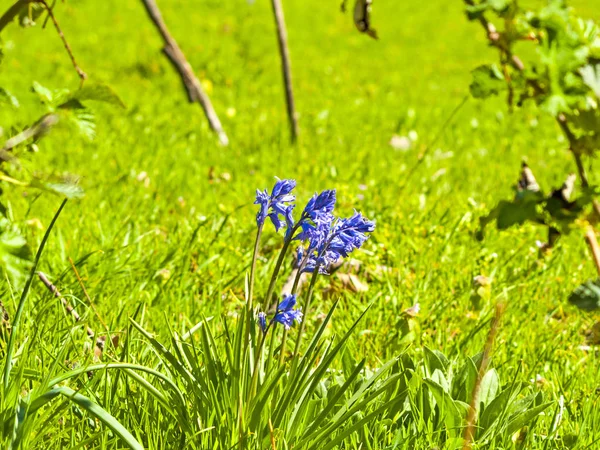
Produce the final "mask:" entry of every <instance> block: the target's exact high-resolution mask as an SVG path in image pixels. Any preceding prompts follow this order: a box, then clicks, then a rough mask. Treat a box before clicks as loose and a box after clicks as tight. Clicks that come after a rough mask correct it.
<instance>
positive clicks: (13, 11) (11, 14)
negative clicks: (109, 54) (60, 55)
mask: <svg viewBox="0 0 600 450" xmlns="http://www.w3.org/2000/svg"><path fill="white" fill-rule="evenodd" d="M29 3H39V4H40V5H42V6H43V7H44V8H45V9H46V11H47V12H48V16H49V17H50V19H51V20H52V23H54V27H55V28H56V31H57V33H58V35H59V36H60V39H61V40H62V43H63V45H64V46H65V49H66V50H67V53H68V54H69V57H70V58H71V62H72V63H73V67H75V71H76V72H77V75H79V78H81V83H82V84H83V82H84V81H85V80H86V78H87V74H86V73H85V72H84V71H83V70H82V69H81V67H79V65H78V64H77V61H76V60H75V56H74V55H73V51H72V50H71V46H70V45H69V43H68V42H67V38H65V35H64V33H63V32H62V29H61V28H60V25H59V23H58V21H57V20H56V17H55V16H54V13H53V12H52V8H50V6H48V3H46V0H17V2H16V3H14V4H13V5H12V6H11V7H10V8H8V10H6V12H5V13H4V14H3V15H2V17H0V32H2V30H3V29H4V28H5V27H6V26H7V25H8V24H9V23H11V22H12V21H13V20H14V18H15V17H16V16H17V15H18V14H19V12H20V11H21V10H22V9H23V8H24V7H25V6H27V5H28V4H29Z"/></svg>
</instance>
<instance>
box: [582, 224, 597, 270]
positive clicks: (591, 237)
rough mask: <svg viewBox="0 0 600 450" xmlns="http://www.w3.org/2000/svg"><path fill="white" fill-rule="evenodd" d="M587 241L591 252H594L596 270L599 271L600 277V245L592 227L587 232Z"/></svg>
mask: <svg viewBox="0 0 600 450" xmlns="http://www.w3.org/2000/svg"><path fill="white" fill-rule="evenodd" d="M585 240H586V241H587V243H588V245H589V246H590V251H591V252H592V258H593V260H594V263H595V264H596V270H597V271H598V275H600V245H598V240H597V239H596V233H595V232H594V229H593V228H592V227H588V229H587V230H586V232H585Z"/></svg>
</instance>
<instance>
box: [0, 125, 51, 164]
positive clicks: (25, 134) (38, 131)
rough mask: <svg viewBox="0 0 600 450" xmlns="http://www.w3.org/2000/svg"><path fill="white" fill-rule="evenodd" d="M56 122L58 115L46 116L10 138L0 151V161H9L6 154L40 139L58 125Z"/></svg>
mask: <svg viewBox="0 0 600 450" xmlns="http://www.w3.org/2000/svg"><path fill="white" fill-rule="evenodd" d="M58 120H59V119H58V115H56V114H46V115H44V116H43V117H42V118H41V119H39V120H38V121H37V122H36V123H34V124H33V125H32V126H30V127H29V128H26V129H25V130H23V131H21V132H20V133H19V134H17V135H16V136H13V137H11V138H10V139H9V140H7V141H6V143H5V144H4V147H2V149H0V159H3V160H7V159H10V156H9V155H8V154H7V153H6V152H8V151H10V150H12V149H13V148H14V147H16V146H17V145H20V144H22V143H23V142H25V141H28V140H29V139H38V138H40V137H42V136H43V135H44V134H46V133H47V132H48V131H49V130H50V128H52V127H53V126H54V125H56V124H57V123H58Z"/></svg>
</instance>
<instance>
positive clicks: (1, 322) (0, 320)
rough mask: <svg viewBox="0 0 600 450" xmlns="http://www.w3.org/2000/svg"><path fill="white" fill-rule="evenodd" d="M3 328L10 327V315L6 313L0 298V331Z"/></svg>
mask: <svg viewBox="0 0 600 450" xmlns="http://www.w3.org/2000/svg"><path fill="white" fill-rule="evenodd" d="M4 328H6V329H10V316H9V315H8V311H7V310H6V308H5V306H4V303H2V300H0V332H2V329H4Z"/></svg>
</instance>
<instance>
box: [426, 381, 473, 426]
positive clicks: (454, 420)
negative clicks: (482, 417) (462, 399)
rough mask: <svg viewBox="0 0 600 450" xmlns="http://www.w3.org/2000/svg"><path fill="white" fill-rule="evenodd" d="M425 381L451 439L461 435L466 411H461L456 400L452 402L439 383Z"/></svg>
mask: <svg viewBox="0 0 600 450" xmlns="http://www.w3.org/2000/svg"><path fill="white" fill-rule="evenodd" d="M423 381H424V382H425V384H426V385H427V387H429V389H430V390H431V393H432V394H433V397H434V398H435V401H436V403H437V406H438V408H439V411H440V414H441V417H442V418H443V421H444V424H445V425H446V428H447V429H448V433H449V434H450V436H451V437H456V436H457V435H459V434H460V428H461V424H462V419H463V413H464V409H463V408H460V409H459V407H458V406H457V405H456V404H455V402H454V400H452V397H450V394H448V393H447V392H446V391H445V390H444V388H443V387H442V386H440V385H439V384H438V383H436V382H435V381H433V380H430V379H427V378H426V379H424V380H423Z"/></svg>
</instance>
